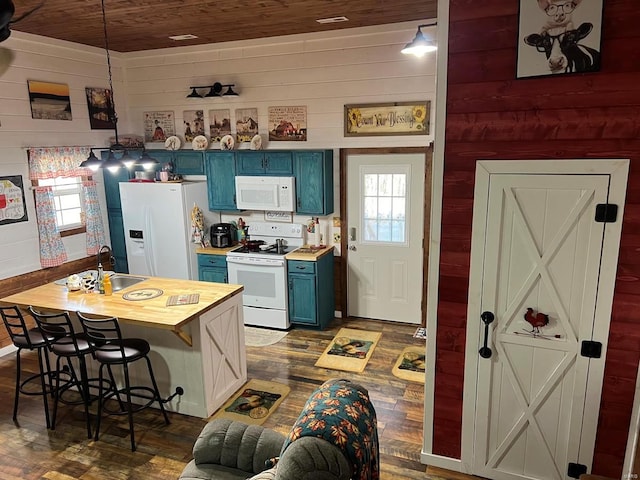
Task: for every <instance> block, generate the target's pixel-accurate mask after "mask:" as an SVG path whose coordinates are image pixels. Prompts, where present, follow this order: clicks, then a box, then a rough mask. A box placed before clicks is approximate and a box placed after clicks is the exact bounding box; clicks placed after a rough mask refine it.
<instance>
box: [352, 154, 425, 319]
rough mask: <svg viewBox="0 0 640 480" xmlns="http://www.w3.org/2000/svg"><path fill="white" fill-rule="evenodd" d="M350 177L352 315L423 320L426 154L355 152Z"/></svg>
mask: <svg viewBox="0 0 640 480" xmlns="http://www.w3.org/2000/svg"><path fill="white" fill-rule="evenodd" d="M347 176H348V182H347V192H348V193H347V217H348V230H347V232H348V248H349V252H348V262H347V263H348V266H347V268H348V272H347V305H348V312H347V313H348V315H349V316H356V317H366V318H374V319H378V320H393V321H399V322H405V323H416V324H419V323H421V320H422V317H421V302H422V275H423V272H422V267H423V265H422V264H423V261H422V258H423V251H422V235H423V231H424V223H423V222H424V208H423V205H424V177H425V155H424V154H413V153H412V154H371V155H350V156H349V158H348V165H347Z"/></svg>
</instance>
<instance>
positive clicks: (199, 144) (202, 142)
mask: <svg viewBox="0 0 640 480" xmlns="http://www.w3.org/2000/svg"><path fill="white" fill-rule="evenodd" d="M191 145H192V146H193V149H194V150H206V148H207V147H208V146H209V140H207V137H205V136H204V135H198V136H197V137H196V138H194V139H193V141H192V142H191Z"/></svg>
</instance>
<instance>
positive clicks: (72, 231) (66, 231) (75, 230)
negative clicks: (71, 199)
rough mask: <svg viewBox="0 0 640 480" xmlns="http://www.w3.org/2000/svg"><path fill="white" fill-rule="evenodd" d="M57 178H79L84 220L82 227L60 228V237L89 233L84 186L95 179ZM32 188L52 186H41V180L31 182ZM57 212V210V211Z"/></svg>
mask: <svg viewBox="0 0 640 480" xmlns="http://www.w3.org/2000/svg"><path fill="white" fill-rule="evenodd" d="M55 178H77V179H79V180H78V185H79V187H80V208H81V210H82V212H81V214H80V215H81V220H82V225H80V226H74V227H71V228H64V227H61V226H58V229H59V231H60V236H61V237H70V236H73V235H79V234H81V233H86V232H87V223H86V216H85V207H84V201H83V199H82V184H83V183H84V182H86V181H91V180H93V177H92V176H91V175H78V176H75V175H74V176H73V177H55ZM31 186H32V187H39V186H50V185H41V184H40V180H31ZM54 195H55V190H54ZM34 200H35V192H34ZM56 212H57V210H56Z"/></svg>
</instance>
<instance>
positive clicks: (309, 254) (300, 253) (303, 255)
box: [284, 245, 333, 262]
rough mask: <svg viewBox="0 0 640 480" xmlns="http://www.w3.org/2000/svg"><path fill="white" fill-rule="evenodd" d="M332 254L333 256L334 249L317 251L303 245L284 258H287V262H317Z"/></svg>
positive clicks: (327, 248)
mask: <svg viewBox="0 0 640 480" xmlns="http://www.w3.org/2000/svg"><path fill="white" fill-rule="evenodd" d="M330 253H331V254H333V247H326V248H321V249H316V248H315V247H311V245H303V246H302V247H300V248H298V249H296V250H294V251H293V252H291V253H287V254H286V255H285V257H284V258H286V259H287V260H302V261H306V262H315V261H317V260H318V259H319V258H320V257H324V256H325V255H328V254H330Z"/></svg>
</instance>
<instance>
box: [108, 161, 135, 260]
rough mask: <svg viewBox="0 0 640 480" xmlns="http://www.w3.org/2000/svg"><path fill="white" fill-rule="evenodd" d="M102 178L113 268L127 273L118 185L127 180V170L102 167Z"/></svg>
mask: <svg viewBox="0 0 640 480" xmlns="http://www.w3.org/2000/svg"><path fill="white" fill-rule="evenodd" d="M108 154H109V152H103V153H102V159H103V160H106V158H107V155H108ZM102 179H103V184H104V194H105V197H106V201H107V219H108V221H109V238H110V247H111V251H112V252H113V256H114V258H115V260H116V264H115V265H114V266H113V268H114V270H115V271H116V272H119V273H129V264H128V263H127V247H126V243H125V235H124V224H123V222H122V204H121V202H120V186H119V184H120V182H127V181H129V171H128V170H127V169H126V168H120V169H118V170H116V171H115V172H110V171H109V170H107V169H103V170H102Z"/></svg>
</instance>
